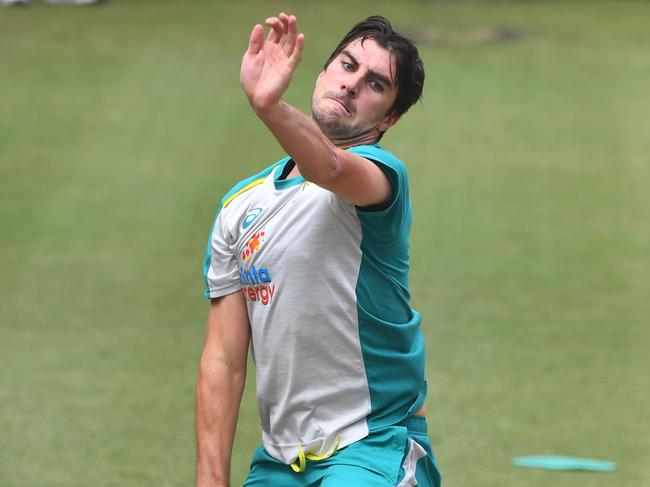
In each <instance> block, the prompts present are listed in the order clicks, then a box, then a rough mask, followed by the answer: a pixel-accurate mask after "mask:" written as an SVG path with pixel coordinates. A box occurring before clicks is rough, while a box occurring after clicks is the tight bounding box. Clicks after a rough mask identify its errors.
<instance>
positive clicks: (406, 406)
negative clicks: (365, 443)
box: [204, 145, 426, 464]
mask: <svg viewBox="0 0 650 487" xmlns="http://www.w3.org/2000/svg"><path fill="white" fill-rule="evenodd" d="M348 151H350V152H353V153H355V154H358V155H360V156H362V157H365V158H367V159H369V160H372V161H373V162H375V163H376V164H377V165H378V166H379V167H381V168H382V170H383V171H384V172H385V174H386V175H387V177H388V178H389V180H390V182H391V184H392V186H393V197H392V200H391V201H390V203H389V205H388V206H387V207H385V208H384V209H382V210H379V211H368V210H364V209H360V208H357V207H355V206H354V205H353V204H350V203H348V202H346V201H344V200H343V199H342V198H340V197H339V196H337V195H336V194H334V193H332V192H330V191H327V190H325V189H323V188H321V187H319V186H317V185H315V184H311V183H309V182H308V181H305V179H304V178H302V177H301V176H298V177H293V178H290V179H280V176H281V175H282V172H283V169H284V167H285V166H286V165H287V163H289V162H290V158H289V157H286V158H284V159H282V160H280V161H279V162H277V163H276V164H274V165H272V166H270V167H268V168H267V169H265V170H264V171H262V172H260V173H259V174H257V175H255V176H253V177H251V178H248V179H246V180H244V181H242V182H240V183H239V184H237V185H236V186H235V187H234V188H233V189H232V190H230V191H229V192H228V194H226V196H225V197H224V198H223V200H222V202H221V206H220V207H219V211H218V214H217V217H216V219H215V222H214V226H213V228H212V231H211V235H210V239H209V241H208V246H207V251H206V257H205V265H204V276H205V286H206V287H205V297H206V298H216V297H219V296H224V295H226V294H230V293H233V292H241V293H243V295H244V298H245V299H246V304H247V307H248V316H249V320H250V324H251V337H252V347H251V348H252V353H253V359H254V361H255V370H256V378H257V403H258V409H259V414H260V418H261V425H262V431H263V435H262V436H263V438H262V439H263V444H264V447H265V449H266V451H267V452H268V453H269V454H270V455H271V456H273V457H275V458H277V459H278V460H280V461H282V462H284V463H287V464H289V463H291V462H293V461H294V460H295V459H296V458H297V456H298V451H299V446H300V447H301V448H302V449H303V450H304V451H305V452H313V453H316V454H318V453H323V452H329V451H331V450H332V449H333V448H334V445H335V444H336V442H337V438H339V439H340V442H339V448H341V447H344V446H346V445H348V444H350V443H353V442H355V441H357V440H359V439H361V438H363V437H365V436H366V435H367V434H368V432H369V431H370V430H373V429H375V428H380V427H384V426H388V425H392V424H395V423H398V422H400V421H401V420H403V419H404V418H406V417H408V416H410V415H411V414H413V413H415V412H416V411H417V410H418V409H420V407H421V406H422V404H423V403H424V398H425V394H426V382H425V377H424V340H423V337H422V332H421V330H420V316H419V315H418V313H417V312H416V311H415V310H413V309H412V308H411V306H410V304H409V290H408V270H409V244H408V235H409V231H410V227H411V203H410V199H409V189H408V177H407V173H406V167H405V166H404V164H403V163H402V161H400V160H399V159H397V158H396V157H395V156H393V155H392V154H391V153H390V152H388V151H386V150H384V149H382V148H381V147H380V146H378V145H365V146H357V147H353V148H350V149H348ZM339 435H340V436H339Z"/></svg>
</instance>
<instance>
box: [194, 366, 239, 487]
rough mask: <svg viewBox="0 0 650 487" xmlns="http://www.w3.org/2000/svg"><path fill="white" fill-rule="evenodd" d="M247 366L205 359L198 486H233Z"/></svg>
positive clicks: (198, 429)
mask: <svg viewBox="0 0 650 487" xmlns="http://www.w3.org/2000/svg"><path fill="white" fill-rule="evenodd" d="M245 380H246V369H245V368H244V369H241V370H233V369H232V368H231V367H229V366H228V364H227V363H225V362H222V361H220V360H211V361H210V362H208V361H207V360H202V362H201V367H200V371H199V376H198V379H197V386H196V439H197V457H196V458H197V466H196V472H197V475H196V486H197V487H225V486H229V485H230V480H229V475H230V457H231V453H232V446H233V441H234V437H235V430H236V427H237V417H238V415H239V406H240V402H241V396H242V392H243V389H244V383H245Z"/></svg>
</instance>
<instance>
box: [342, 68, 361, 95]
mask: <svg viewBox="0 0 650 487" xmlns="http://www.w3.org/2000/svg"><path fill="white" fill-rule="evenodd" d="M355 75H356V76H350V77H349V78H347V79H345V80H344V81H343V82H342V83H341V91H343V92H344V93H346V94H347V95H348V96H349V97H350V98H354V97H356V96H357V95H358V94H359V87H360V82H361V80H362V78H363V77H362V76H360V75H359V73H358V72H357V73H355Z"/></svg>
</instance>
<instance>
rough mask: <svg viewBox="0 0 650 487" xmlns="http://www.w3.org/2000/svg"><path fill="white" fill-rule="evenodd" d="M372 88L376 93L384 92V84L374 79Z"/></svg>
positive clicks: (371, 83) (371, 84)
mask: <svg viewBox="0 0 650 487" xmlns="http://www.w3.org/2000/svg"><path fill="white" fill-rule="evenodd" d="M370 88H372V89H373V90H374V91H384V87H383V86H382V84H381V83H380V82H379V81H377V80H374V79H371V80H370Z"/></svg>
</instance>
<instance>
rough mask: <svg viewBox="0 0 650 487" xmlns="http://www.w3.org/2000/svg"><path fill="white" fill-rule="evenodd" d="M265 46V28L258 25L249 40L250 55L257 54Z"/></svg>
mask: <svg viewBox="0 0 650 487" xmlns="http://www.w3.org/2000/svg"><path fill="white" fill-rule="evenodd" d="M263 44H264V27H262V26H261V25H260V24H256V25H255V27H253V30H252V31H251V37H250V39H248V50H247V51H246V52H248V53H250V54H257V53H258V52H260V49H262V45H263Z"/></svg>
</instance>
